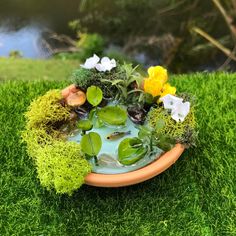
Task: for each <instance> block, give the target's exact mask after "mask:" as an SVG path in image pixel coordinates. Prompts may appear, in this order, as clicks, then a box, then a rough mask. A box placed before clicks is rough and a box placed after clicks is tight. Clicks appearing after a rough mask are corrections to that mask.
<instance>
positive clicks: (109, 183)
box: [85, 144, 184, 187]
mask: <svg viewBox="0 0 236 236" xmlns="http://www.w3.org/2000/svg"><path fill="white" fill-rule="evenodd" d="M183 151H184V147H183V146H182V145H181V144H176V145H175V147H174V148H172V149H171V150H170V151H168V152H166V153H164V154H163V155H162V156H161V157H160V158H158V159H157V160H156V161H154V162H152V163H151V164H149V165H147V166H145V167H143V168H141V169H138V170H135V171H132V172H129V173H124V174H110V175H109V174H96V173H90V174H89V175H87V176H86V177H85V183H86V184H87V185H91V186H96V187H124V186H129V185H134V184H138V183H141V182H143V181H145V180H148V179H151V178H153V177H154V176H156V175H158V174H160V173H162V172H163V171H165V170H166V169H168V168H169V167H170V166H171V165H173V164H174V163H175V162H176V161H177V160H178V158H179V157H180V156H181V154H182V153H183Z"/></svg>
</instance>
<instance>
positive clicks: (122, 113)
mask: <svg viewBox="0 0 236 236" xmlns="http://www.w3.org/2000/svg"><path fill="white" fill-rule="evenodd" d="M97 116H98V118H99V119H100V120H102V121H103V122H105V123H107V124H110V125H124V124H125V122H126V120H127V113H126V110H125V109H123V108H121V107H119V106H106V107H104V108H102V109H100V110H99V111H98V112H97Z"/></svg>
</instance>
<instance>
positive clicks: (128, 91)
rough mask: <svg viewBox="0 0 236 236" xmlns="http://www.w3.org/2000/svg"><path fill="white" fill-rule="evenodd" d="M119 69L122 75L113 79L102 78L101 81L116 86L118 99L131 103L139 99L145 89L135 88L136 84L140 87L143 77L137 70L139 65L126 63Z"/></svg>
mask: <svg viewBox="0 0 236 236" xmlns="http://www.w3.org/2000/svg"><path fill="white" fill-rule="evenodd" d="M118 69H119V71H120V74H121V75H122V76H120V77H118V76H117V78H115V79H113V80H109V79H102V80H101V81H102V82H104V83H109V84H110V85H111V86H112V87H115V88H116V90H117V94H116V99H117V100H119V101H120V102H121V103H125V104H127V103H128V104H130V103H133V102H135V101H137V100H139V98H140V97H141V96H140V94H143V91H142V90H140V89H137V88H135V86H137V87H140V84H141V81H142V80H143V77H142V76H141V75H140V73H138V72H137V67H134V68H133V66H132V64H126V63H124V64H123V65H121V66H120V67H119V68H118Z"/></svg>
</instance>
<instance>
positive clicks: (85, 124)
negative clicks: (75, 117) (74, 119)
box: [77, 120, 93, 131]
mask: <svg viewBox="0 0 236 236" xmlns="http://www.w3.org/2000/svg"><path fill="white" fill-rule="evenodd" d="M77 127H78V128H79V129H81V130H84V131H88V130H91V129H92V128H93V124H92V122H91V121H90V120H79V121H78V123H77Z"/></svg>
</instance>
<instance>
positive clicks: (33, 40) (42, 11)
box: [0, 0, 236, 73]
mask: <svg viewBox="0 0 236 236" xmlns="http://www.w3.org/2000/svg"><path fill="white" fill-rule="evenodd" d="M222 1H223V0H222ZM225 2H226V1H225ZM231 12H232V11H231ZM232 16H233V14H232ZM75 19H78V20H79V22H80V24H81V29H82V31H83V30H84V29H86V30H85V32H89V33H94V32H96V33H99V34H100V35H102V36H103V37H105V39H106V42H107V48H109V47H110V46H112V47H114V48H118V51H122V53H124V54H125V55H126V56H128V57H130V58H131V59H133V60H134V61H136V62H137V63H140V64H143V65H144V66H146V67H148V66H150V65H154V64H162V65H165V66H166V67H168V69H169V70H170V71H171V72H174V73H186V72H192V71H197V70H200V71H205V70H207V71H212V70H215V69H217V68H219V67H220V66H221V65H222V64H223V63H224V62H225V60H226V59H227V57H226V56H225V55H224V54H223V53H222V52H220V51H219V50H218V49H216V48H215V47H212V45H211V44H209V43H208V42H207V41H206V40H205V39H203V38H202V37H201V36H199V35H196V34H194V33H193V32H192V30H191V27H192V26H199V27H201V28H202V29H203V30H205V31H206V32H207V33H209V34H210V35H212V36H213V37H215V38H216V39H219V40H220V42H222V43H223V44H224V45H226V46H227V47H228V48H229V49H232V48H233V47H234V42H233V40H232V37H231V34H230V31H229V29H228V27H227V25H226V24H225V21H224V19H223V18H222V16H221V14H220V13H219V11H218V10H217V9H216V7H215V6H214V5H213V4H212V1H194V3H192V1H188V0H183V1H177V0H160V1H155V0H147V1H145V0H126V1H123V0H114V1H110V0H99V1H93V0H50V1H48V0H38V1H37V0H0V56H8V55H9V53H10V52H11V51H13V50H14V51H20V53H21V55H22V56H23V57H28V58H47V57H49V56H50V53H49V51H48V49H47V47H45V44H44V43H43V42H44V39H45V38H47V36H49V35H50V33H52V32H56V33H57V34H66V35H69V36H71V37H74V38H75V36H76V32H75V31H72V30H71V29H70V28H69V27H68V23H69V22H70V21H73V20H75ZM105 53H106V51H105ZM228 69H230V70H234V71H235V70H236V67H235V63H229V68H228Z"/></svg>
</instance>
